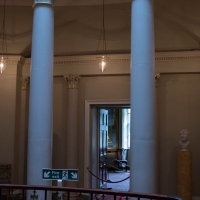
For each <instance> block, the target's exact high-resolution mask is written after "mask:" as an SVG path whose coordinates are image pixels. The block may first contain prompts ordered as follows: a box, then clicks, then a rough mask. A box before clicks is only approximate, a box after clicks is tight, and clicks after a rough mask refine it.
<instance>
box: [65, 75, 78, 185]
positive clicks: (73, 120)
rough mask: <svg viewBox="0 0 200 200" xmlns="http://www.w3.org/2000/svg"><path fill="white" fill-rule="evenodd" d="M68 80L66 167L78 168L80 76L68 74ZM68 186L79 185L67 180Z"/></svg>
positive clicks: (66, 78)
mask: <svg viewBox="0 0 200 200" xmlns="http://www.w3.org/2000/svg"><path fill="white" fill-rule="evenodd" d="M65 80H66V81H67V88H68V93H67V134H66V168H67V169H78V166H79V164H78V154H79V153H78V150H79V148H78V145H79V142H78V141H79V137H78V89H79V81H80V76H74V75H70V76H66V77H65ZM67 186H68V187H78V182H77V181H69V182H67Z"/></svg>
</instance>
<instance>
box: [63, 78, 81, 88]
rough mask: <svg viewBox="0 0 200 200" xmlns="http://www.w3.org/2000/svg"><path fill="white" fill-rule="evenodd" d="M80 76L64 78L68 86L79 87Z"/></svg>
mask: <svg viewBox="0 0 200 200" xmlns="http://www.w3.org/2000/svg"><path fill="white" fill-rule="evenodd" d="M80 78H81V77H80V76H75V75H69V76H64V79H65V80H66V81H67V88H68V89H78V88H79V82H80Z"/></svg>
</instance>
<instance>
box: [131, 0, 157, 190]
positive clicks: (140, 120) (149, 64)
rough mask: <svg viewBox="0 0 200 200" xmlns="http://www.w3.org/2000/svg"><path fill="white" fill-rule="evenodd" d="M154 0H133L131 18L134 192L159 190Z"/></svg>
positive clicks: (132, 188)
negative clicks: (157, 180)
mask: <svg viewBox="0 0 200 200" xmlns="http://www.w3.org/2000/svg"><path fill="white" fill-rule="evenodd" d="M153 15H154V13H153V0H133V1H132V18H131V157H130V167H131V179H130V190H131V191H132V192H145V193H146V192H147V193H155V192H156V179H157V178H156V131H155V78H154V77H155V73H154V17H153Z"/></svg>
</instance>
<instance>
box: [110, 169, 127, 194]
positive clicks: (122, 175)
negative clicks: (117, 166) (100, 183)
mask: <svg viewBox="0 0 200 200" xmlns="http://www.w3.org/2000/svg"><path fill="white" fill-rule="evenodd" d="M129 176H130V171H127V172H126V171H115V172H114V171H109V172H108V180H110V181H111V182H115V183H107V189H110V190H120V191H129V182H130V179H129V178H128V177H129ZM124 179H126V180H124ZM123 180H124V181H123Z"/></svg>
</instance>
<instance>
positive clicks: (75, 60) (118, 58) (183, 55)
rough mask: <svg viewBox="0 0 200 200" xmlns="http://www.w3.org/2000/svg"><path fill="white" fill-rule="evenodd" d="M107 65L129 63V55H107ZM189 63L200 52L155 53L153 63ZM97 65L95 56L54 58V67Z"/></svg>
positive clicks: (198, 57)
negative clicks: (186, 61)
mask: <svg viewBox="0 0 200 200" xmlns="http://www.w3.org/2000/svg"><path fill="white" fill-rule="evenodd" d="M109 58H110V59H109V60H108V63H123V62H126V63H127V62H130V54H112V55H109ZM183 60H184V61H185V60H188V61H191V60H200V51H195V52H167V53H166V52H163V53H155V61H183ZM30 62H31V59H30V58H28V59H26V62H25V65H30ZM94 63H95V64H97V63H98V60H97V59H96V57H95V56H61V57H55V58H54V65H55V66H58V65H67V64H70V65H72V64H75V65H76V64H83V65H85V64H94Z"/></svg>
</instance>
